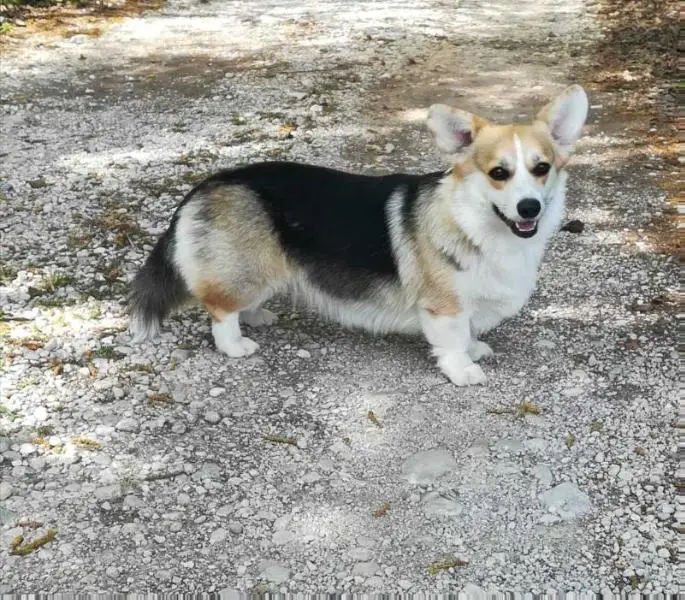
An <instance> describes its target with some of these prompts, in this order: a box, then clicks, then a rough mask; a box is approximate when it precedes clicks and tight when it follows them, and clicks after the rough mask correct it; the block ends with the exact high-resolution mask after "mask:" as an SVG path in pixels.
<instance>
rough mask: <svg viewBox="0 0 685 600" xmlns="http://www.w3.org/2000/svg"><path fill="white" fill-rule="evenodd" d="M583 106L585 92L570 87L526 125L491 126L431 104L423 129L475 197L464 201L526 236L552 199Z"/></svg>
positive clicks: (582, 116)
mask: <svg viewBox="0 0 685 600" xmlns="http://www.w3.org/2000/svg"><path fill="white" fill-rule="evenodd" d="M587 110H588V100H587V96H586V94H585V91H584V90H583V88H582V87H580V86H579V85H573V86H571V87H569V88H567V89H566V91H564V93H563V94H561V95H560V96H558V97H557V98H555V99H554V100H553V101H552V102H550V103H549V104H548V105H547V106H545V107H544V108H543V109H542V110H541V111H540V112H539V113H538V114H537V116H536V118H535V119H534V120H533V122H532V123H530V124H527V125H494V124H491V123H489V122H488V121H486V120H485V119H482V118H481V117H478V116H476V115H474V114H471V113H468V112H466V111H463V110H458V109H454V108H451V107H449V106H445V105H444V104H436V105H433V106H432V107H431V108H430V111H429V114H428V128H429V129H430V131H431V132H432V134H433V136H434V138H435V143H436V145H437V147H438V149H439V150H440V151H441V152H442V153H443V154H444V155H445V156H446V157H447V158H448V160H449V161H450V162H451V163H452V165H453V172H454V174H455V176H457V177H459V178H461V179H463V180H465V181H468V182H469V190H470V191H472V190H475V191H476V192H477V193H476V195H477V196H479V198H469V201H471V200H472V201H473V202H481V203H484V204H489V205H491V208H490V207H488V209H489V210H491V211H492V215H493V217H494V218H498V219H500V220H501V221H503V222H504V223H505V224H506V225H507V226H508V227H509V228H510V229H511V231H512V232H513V233H514V234H515V235H517V236H518V237H521V238H529V237H533V236H534V235H535V234H536V233H537V228H538V221H539V220H540V219H541V218H543V216H544V213H545V210H546V208H547V207H548V204H549V202H550V200H551V199H552V198H553V195H554V194H553V193H554V191H555V188H556V184H557V181H558V175H559V172H560V171H561V170H562V169H563V167H564V165H565V164H566V162H567V161H568V159H569V156H570V154H571V152H572V151H573V148H574V146H575V144H576V142H577V141H578V139H579V138H580V135H581V133H582V129H583V125H584V124H585V119H586V117H587Z"/></svg>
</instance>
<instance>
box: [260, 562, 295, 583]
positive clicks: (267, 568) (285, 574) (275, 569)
mask: <svg viewBox="0 0 685 600" xmlns="http://www.w3.org/2000/svg"><path fill="white" fill-rule="evenodd" d="M260 577H261V578H262V579H266V580H267V581H270V582H271V583H276V584H280V583H285V582H286V581H288V579H289V578H290V569H288V568H286V567H284V566H282V565H280V564H278V563H274V562H272V561H268V562H267V563H264V564H263V565H262V572H261V574H260Z"/></svg>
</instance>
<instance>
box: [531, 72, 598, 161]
mask: <svg viewBox="0 0 685 600" xmlns="http://www.w3.org/2000/svg"><path fill="white" fill-rule="evenodd" d="M587 110H588V101H587V94H586V93H585V90H584V89H583V88H582V87H580V86H579V85H572V86H571V87H568V88H566V90H565V91H564V92H563V93H562V94H561V95H559V96H557V97H556V98H555V99H554V100H552V101H551V102H550V103H549V104H548V105H547V106H545V107H544V108H543V109H542V110H541V111H540V112H539V113H538V115H537V120H538V121H542V122H543V123H545V124H546V125H547V127H548V128H549V131H550V133H551V134H552V139H553V140H554V141H555V142H556V144H557V146H558V148H559V150H561V152H562V153H564V154H570V153H571V152H572V151H573V148H574V146H575V145H576V142H577V141H578V139H579V138H580V136H581V134H582V132H583V125H584V124H585V119H586V118H587Z"/></svg>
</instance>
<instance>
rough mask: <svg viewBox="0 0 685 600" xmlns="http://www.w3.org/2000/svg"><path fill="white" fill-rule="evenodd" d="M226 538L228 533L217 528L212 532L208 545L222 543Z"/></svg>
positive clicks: (221, 528)
mask: <svg viewBox="0 0 685 600" xmlns="http://www.w3.org/2000/svg"><path fill="white" fill-rule="evenodd" d="M227 537H228V531H226V530H225V529H224V528H223V527H219V529H215V530H214V531H213V532H212V535H211V536H210V538H209V543H210V544H219V543H220V542H223V541H224V540H225V539H226V538H227Z"/></svg>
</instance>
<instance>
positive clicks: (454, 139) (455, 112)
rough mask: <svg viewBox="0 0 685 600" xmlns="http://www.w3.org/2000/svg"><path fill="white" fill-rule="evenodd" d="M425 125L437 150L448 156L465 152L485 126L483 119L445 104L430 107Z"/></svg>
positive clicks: (485, 122)
mask: <svg viewBox="0 0 685 600" xmlns="http://www.w3.org/2000/svg"><path fill="white" fill-rule="evenodd" d="M426 123H427V125H428V129H429V131H430V132H431V133H432V134H433V139H434V140H435V145H436V146H437V147H438V150H440V152H442V153H443V154H447V155H448V156H455V155H456V156H458V155H459V154H461V153H463V152H465V151H466V150H467V149H468V147H469V146H470V145H471V144H472V143H473V140H474V139H475V137H476V134H477V133H478V130H479V129H481V128H482V127H484V126H485V125H487V121H485V120H484V119H481V118H480V117H478V116H476V115H474V114H471V113H470V112H466V111H465V110H459V109H457V108H452V107H451V106H447V105H445V104H434V105H433V106H431V107H430V109H429V110H428V119H427V120H426Z"/></svg>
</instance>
